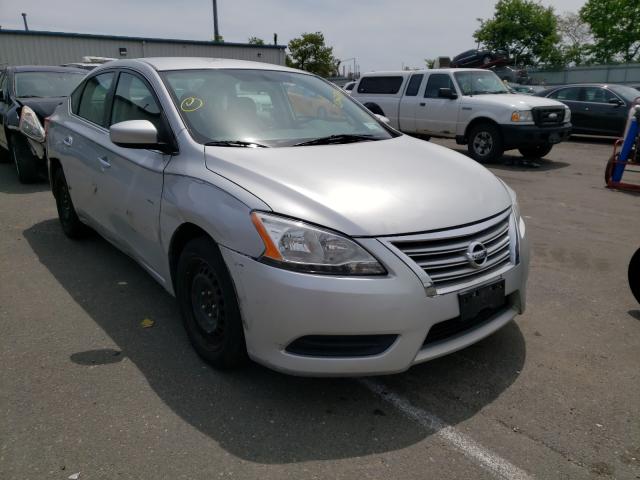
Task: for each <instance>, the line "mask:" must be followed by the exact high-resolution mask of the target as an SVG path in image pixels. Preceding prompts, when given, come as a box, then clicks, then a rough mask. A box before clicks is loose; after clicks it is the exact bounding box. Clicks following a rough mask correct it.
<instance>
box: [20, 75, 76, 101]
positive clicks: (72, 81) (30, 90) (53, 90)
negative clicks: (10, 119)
mask: <svg viewBox="0 0 640 480" xmlns="http://www.w3.org/2000/svg"><path fill="white" fill-rule="evenodd" d="M83 78H84V74H83V73H80V72H18V73H16V75H15V87H16V97H20V98H28V97H34V98H41V97H66V96H67V95H69V94H70V93H71V92H72V91H73V89H74V88H76V87H77V86H78V84H79V83H80V81H81V80H82V79H83Z"/></svg>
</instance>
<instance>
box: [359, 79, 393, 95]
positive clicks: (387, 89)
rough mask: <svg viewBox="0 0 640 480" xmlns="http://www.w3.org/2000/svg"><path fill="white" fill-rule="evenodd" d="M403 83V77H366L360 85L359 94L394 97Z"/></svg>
mask: <svg viewBox="0 0 640 480" xmlns="http://www.w3.org/2000/svg"><path fill="white" fill-rule="evenodd" d="M402 81H403V78H402V77H364V78H363V79H362V80H360V84H358V93H383V94H388V95H393V94H395V93H398V91H400V87H401V86H402Z"/></svg>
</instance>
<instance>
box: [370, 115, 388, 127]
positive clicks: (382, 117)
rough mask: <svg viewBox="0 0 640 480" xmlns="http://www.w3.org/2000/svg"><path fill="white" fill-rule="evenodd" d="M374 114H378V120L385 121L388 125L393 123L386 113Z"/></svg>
mask: <svg viewBox="0 0 640 480" xmlns="http://www.w3.org/2000/svg"><path fill="white" fill-rule="evenodd" d="M374 115H375V116H376V118H377V119H378V120H380V121H381V122H383V123H386V124H387V125H389V124H390V123H391V120H389V119H388V118H387V117H385V116H384V115H378V114H377V113H374Z"/></svg>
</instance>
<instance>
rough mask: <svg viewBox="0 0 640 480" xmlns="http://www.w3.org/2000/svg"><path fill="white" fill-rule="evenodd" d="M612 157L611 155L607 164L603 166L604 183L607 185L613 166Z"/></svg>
mask: <svg viewBox="0 0 640 480" xmlns="http://www.w3.org/2000/svg"><path fill="white" fill-rule="evenodd" d="M613 162H614V157H613V155H611V158H610V159H609V161H608V162H607V165H606V166H605V167H604V183H605V185H609V181H610V180H611V177H612V176H613V167H614V166H615V163H613Z"/></svg>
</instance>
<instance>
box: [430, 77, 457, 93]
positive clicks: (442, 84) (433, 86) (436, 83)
mask: <svg viewBox="0 0 640 480" xmlns="http://www.w3.org/2000/svg"><path fill="white" fill-rule="evenodd" d="M441 88H450V89H451V90H453V91H454V92H455V91H456V88H455V87H454V86H453V81H452V80H451V77H450V76H449V75H447V74H446V73H434V74H432V75H429V80H428V81H427V88H426V89H425V91H424V98H439V96H438V92H439V91H440V89H441Z"/></svg>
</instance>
